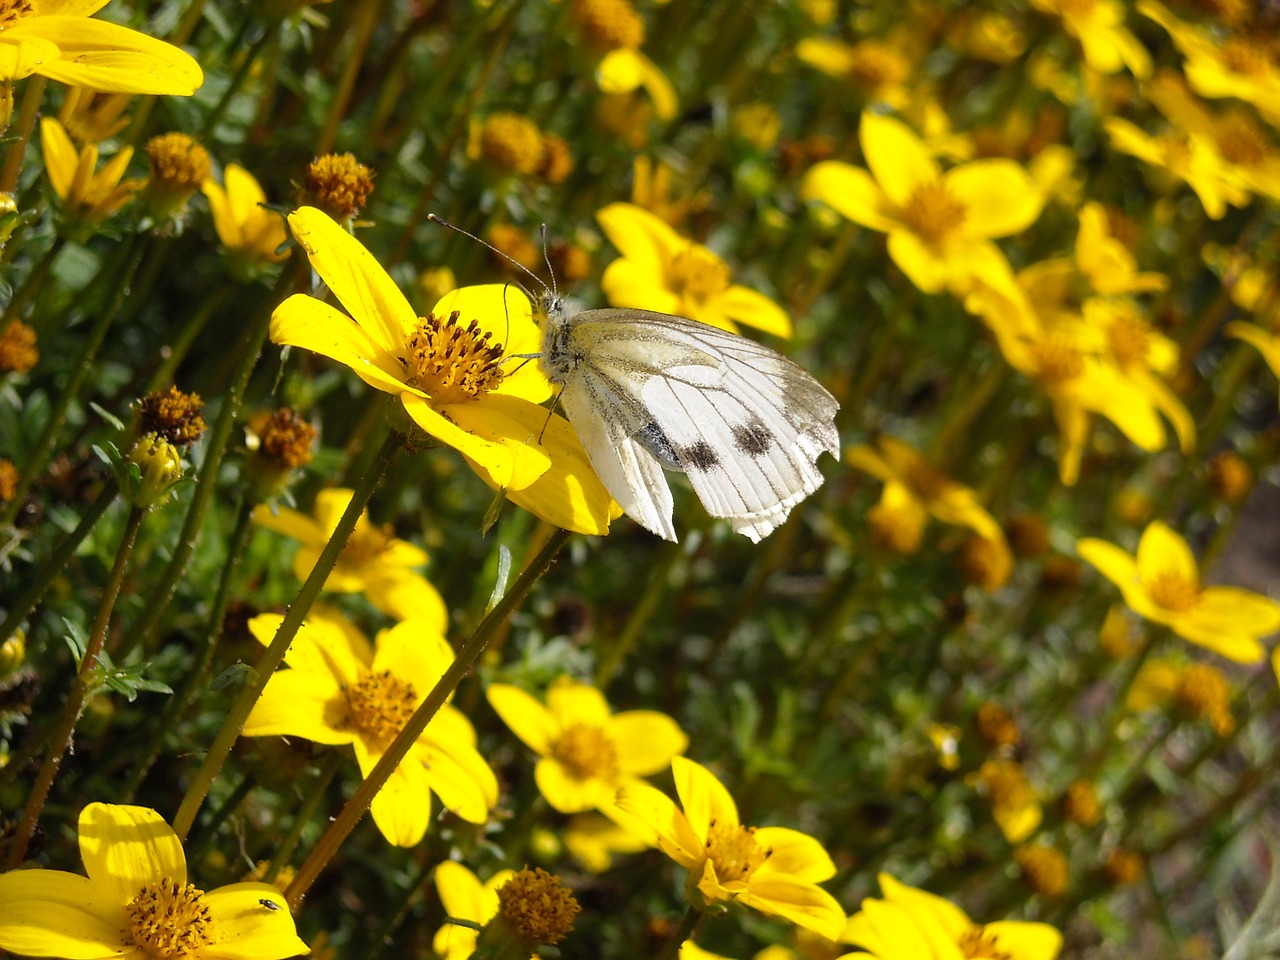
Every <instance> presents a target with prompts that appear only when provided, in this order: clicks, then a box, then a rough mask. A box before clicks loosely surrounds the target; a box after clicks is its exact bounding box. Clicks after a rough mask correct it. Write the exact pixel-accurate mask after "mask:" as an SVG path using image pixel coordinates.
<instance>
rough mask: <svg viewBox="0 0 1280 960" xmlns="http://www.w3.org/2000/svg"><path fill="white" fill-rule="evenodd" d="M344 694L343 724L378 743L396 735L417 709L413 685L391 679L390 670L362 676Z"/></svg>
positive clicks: (416, 697)
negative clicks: (348, 724)
mask: <svg viewBox="0 0 1280 960" xmlns="http://www.w3.org/2000/svg"><path fill="white" fill-rule="evenodd" d="M346 694H347V721H348V722H349V723H350V725H351V726H353V727H355V728H356V729H357V730H359V731H360V732H361V733H365V734H368V735H369V736H371V737H374V738H375V739H377V740H380V741H386V740H390V739H391V738H392V737H394V736H395V735H396V734H397V733H399V732H400V731H401V730H402V729H403V728H404V725H405V724H406V723H407V722H408V721H409V718H410V717H411V716H413V711H414V710H416V709H417V707H418V696H417V693H416V692H415V691H414V689H413V684H411V683H405V682H404V681H403V680H400V679H397V678H396V677H394V676H392V675H391V671H390V670H381V671H379V672H378V673H366V674H365V675H364V676H363V677H361V678H360V680H359V681H358V682H356V683H355V684H353V685H351V686H349V687H347V689H346Z"/></svg>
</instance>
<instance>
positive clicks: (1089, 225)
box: [1075, 200, 1169, 297]
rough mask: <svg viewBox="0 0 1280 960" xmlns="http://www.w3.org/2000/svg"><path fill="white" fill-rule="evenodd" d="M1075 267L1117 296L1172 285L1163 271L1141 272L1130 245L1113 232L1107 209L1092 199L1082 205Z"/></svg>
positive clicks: (1092, 282)
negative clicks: (1125, 243) (1127, 245)
mask: <svg viewBox="0 0 1280 960" xmlns="http://www.w3.org/2000/svg"><path fill="white" fill-rule="evenodd" d="M1075 254H1076V267H1077V269H1079V271H1080V273H1081V274H1083V275H1084V277H1085V279H1086V280H1087V281H1088V282H1089V286H1090V287H1092V288H1093V290H1094V291H1095V292H1096V293H1099V294H1101V295H1102V296H1104V297H1117V296H1123V295H1126V294H1131V293H1158V292H1159V291H1161V290H1167V289H1168V288H1169V278H1168V277H1166V276H1165V275H1164V274H1162V273H1140V272H1139V271H1138V262H1137V260H1136V259H1134V256H1133V254H1132V253H1131V252H1130V251H1129V248H1128V247H1126V246H1125V245H1124V243H1122V242H1121V241H1120V240H1119V238H1117V237H1116V236H1115V235H1114V234H1113V233H1112V232H1111V225H1110V223H1109V222H1108V220H1107V211H1106V208H1105V207H1103V206H1102V204H1100V203H1097V202H1096V201H1093V200H1090V201H1089V202H1088V203H1086V204H1084V206H1082V207H1081V208H1080V229H1079V231H1078V232H1077V233H1076V246H1075Z"/></svg>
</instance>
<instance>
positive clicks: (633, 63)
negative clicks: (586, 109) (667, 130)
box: [571, 0, 678, 120]
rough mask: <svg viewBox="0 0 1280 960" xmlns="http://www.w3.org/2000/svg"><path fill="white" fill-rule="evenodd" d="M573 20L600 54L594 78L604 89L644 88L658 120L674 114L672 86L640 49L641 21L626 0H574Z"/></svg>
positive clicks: (627, 90)
mask: <svg viewBox="0 0 1280 960" xmlns="http://www.w3.org/2000/svg"><path fill="white" fill-rule="evenodd" d="M571 9H572V11H573V17H574V20H575V21H577V24H578V28H579V30H580V31H581V33H582V35H583V37H584V38H585V39H586V41H587V43H588V45H589V46H590V47H592V48H593V49H594V50H595V51H596V52H597V53H598V54H600V55H601V58H600V63H599V66H598V67H597V68H596V81H597V82H598V83H599V85H600V89H601V90H603V91H604V92H605V93H630V92H631V91H633V90H638V89H643V90H644V91H645V93H647V94H648V95H649V99H650V100H651V101H652V103H653V109H654V112H655V113H656V114H657V115H658V119H660V120H670V119H672V118H673V117H675V115H676V109H677V107H678V103H677V100H676V91H675V88H674V87H673V86H672V85H671V81H670V80H668V79H667V75H666V74H665V73H663V72H662V71H661V70H660V69H658V66H657V64H655V63H654V62H653V61H652V60H650V59H649V58H648V57H646V56H645V55H644V54H643V53H641V52H640V47H641V46H643V45H644V39H645V37H644V21H643V20H642V19H641V18H640V15H639V14H637V13H636V11H635V8H634V7H632V6H631V4H630V3H628V2H627V0H573V2H572V5H571Z"/></svg>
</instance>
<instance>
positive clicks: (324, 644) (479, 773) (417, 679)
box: [241, 614, 498, 847]
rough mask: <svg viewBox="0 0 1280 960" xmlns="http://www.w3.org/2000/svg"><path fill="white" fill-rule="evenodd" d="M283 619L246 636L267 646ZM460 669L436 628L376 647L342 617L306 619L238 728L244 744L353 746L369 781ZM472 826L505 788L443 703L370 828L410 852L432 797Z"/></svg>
mask: <svg viewBox="0 0 1280 960" xmlns="http://www.w3.org/2000/svg"><path fill="white" fill-rule="evenodd" d="M283 619H284V618H283V617H280V616H276V615H274V614H262V615H261V616H257V617H254V618H253V619H252V620H251V621H249V631H250V632H251V633H252V634H253V636H254V637H255V638H256V639H257V640H258V641H259V642H260V643H261V644H262V645H263V646H266V645H267V644H269V643H270V642H271V640H272V638H273V637H274V636H275V633H276V630H277V629H279V626H280V623H281V621H282V620H283ZM452 662H453V648H452V647H450V646H449V641H447V640H446V639H445V638H444V635H443V634H441V632H440V631H439V629H438V628H437V627H436V625H435V624H434V623H432V622H430V621H423V620H405V621H403V622H401V623H399V624H397V625H396V626H394V627H392V628H391V629H389V630H383V631H381V632H380V633H379V634H378V637H377V640H376V644H375V646H373V647H371V646H370V645H369V641H368V640H366V639H365V637H364V636H363V635H362V634H361V633H360V632H359V631H358V630H357V629H356V628H355V627H353V626H352V625H351V624H350V623H348V622H347V621H346V620H343V619H341V618H338V617H333V618H332V619H331V618H330V617H328V616H313V617H312V618H311V619H309V620H307V621H305V622H304V623H303V625H302V627H301V629H299V631H298V635H297V636H296V637H295V638H294V640H293V644H292V646H290V648H289V652H288V653H287V654H286V655H285V665H286V667H287V668H288V669H285V670H279V671H277V672H276V673H274V674H272V676H271V679H270V680H269V681H267V687H266V689H265V690H264V691H263V692H262V696H261V697H260V698H259V700H258V702H257V703H256V704H254V707H253V712H252V713H250V714H249V719H248V720H246V721H245V725H244V729H243V730H242V731H241V733H242V735H243V736H246V737H270V736H286V737H305V738H306V739H308V740H311V741H312V742H314V743H324V744H332V745H345V744H350V745H351V746H352V747H353V748H354V749H355V752H356V762H357V763H358V764H359V765H360V774H361V776H368V775H369V771H370V770H372V769H373V768H374V766H375V765H376V764H377V763H378V761H379V760H380V759H382V755H383V753H385V752H386V749H387V747H388V746H389V745H390V744H391V741H392V739H393V738H394V737H395V735H396V734H397V733H399V732H400V729H401V728H402V727H403V726H404V725H405V722H406V721H407V720H408V719H409V717H411V716H412V715H413V712H414V711H415V710H417V709H418V707H419V705H421V703H422V701H423V700H425V699H426V697H427V694H429V693H430V692H431V689H432V687H434V686H435V684H436V681H437V680H439V679H440V677H441V676H443V675H444V672H445V670H447V669H448V668H449V665H450V664H451V663H452ZM432 793H434V794H436V796H438V797H439V798H440V802H441V803H442V804H444V806H445V808H446V809H448V810H449V811H451V812H452V813H454V814H455V815H456V816H458V817H460V818H462V819H463V820H466V821H467V822H469V823H484V822H485V820H486V819H488V816H489V811H490V810H491V809H492V808H493V806H494V804H496V803H497V802H498V781H497V778H496V777H494V775H493V771H492V770H490V769H489V765H488V764H486V763H485V761H484V758H483V757H481V756H480V754H479V753H477V752H476V735H475V731H474V730H473V729H472V727H471V723H470V722H469V721H468V720H467V718H466V717H465V716H463V714H462V713H461V712H460V711H459V710H457V709H456V708H454V707H453V706H450V705H449V704H445V705H444V706H442V707H441V708H440V712H439V713H437V714H436V715H435V716H434V717H433V718H432V720H431V722H430V723H429V724H428V725H427V728H426V730H424V731H423V732H422V734H421V735H420V736H419V737H418V741H417V743H415V744H414V745H413V747H412V748H410V750H409V753H408V754H407V755H406V756H405V758H404V759H403V760H402V761H401V762H400V765H399V766H398V767H396V769H395V770H394V771H393V772H392V774H391V776H390V777H389V778H388V779H387V782H386V783H385V784H384V785H383V787H382V789H380V790H379V791H378V793H377V794H376V795H375V796H374V798H373V805H372V807H371V808H370V812H371V813H372V814H373V822H374V823H375V824H376V825H377V827H378V829H379V830H380V831H381V832H382V835H383V836H384V837H386V838H387V840H388V842H390V843H392V844H395V845H396V846H398V847H411V846H413V845H414V844H416V843H417V842H418V841H419V840H421V839H422V836H423V834H425V833H426V832H427V825H428V824H429V823H430V822H431V794H432Z"/></svg>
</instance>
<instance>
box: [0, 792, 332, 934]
mask: <svg viewBox="0 0 1280 960" xmlns="http://www.w3.org/2000/svg"><path fill="white" fill-rule="evenodd" d="M80 858H81V859H82V860H83V861H84V868H85V872H86V873H87V874H88V876H87V877H82V876H80V875H79V874H76V873H67V872H65V871H62V870H12V871H10V872H9V873H6V874H3V875H0V948H2V949H4V950H8V951H12V952H13V953H17V954H21V955H23V956H28V957H80V958H92V957H113V958H121V960H151V958H156V957H182V958H184V960H284V958H286V957H296V956H298V955H300V954H305V953H307V952H308V951H309V949H310V948H308V946H307V945H306V944H305V943H303V942H302V941H301V940H300V939H298V934H297V931H296V930H295V929H294V924H293V915H292V914H291V913H290V912H289V907H288V904H286V903H285V900H284V897H282V896H281V895H280V891H279V890H277V889H276V888H275V887H273V886H271V884H269V883H232V884H228V885H227V886H223V887H218V888H217V889H216V890H210V891H209V892H207V893H206V892H205V891H203V890H200V889H198V888H197V887H195V886H194V885H192V884H190V883H188V882H187V861H186V857H185V856H184V854H183V851H182V841H181V840H179V839H178V837H177V834H175V833H174V832H173V830H171V829H170V828H169V825H168V824H167V823H165V822H164V819H163V818H162V817H161V816H160V814H158V813H156V812H155V811H154V810H150V809H148V808H146V807H132V806H123V805H117V804H109V803H91V804H89V805H88V806H87V807H85V808H84V809H83V810H81V811H80Z"/></svg>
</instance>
